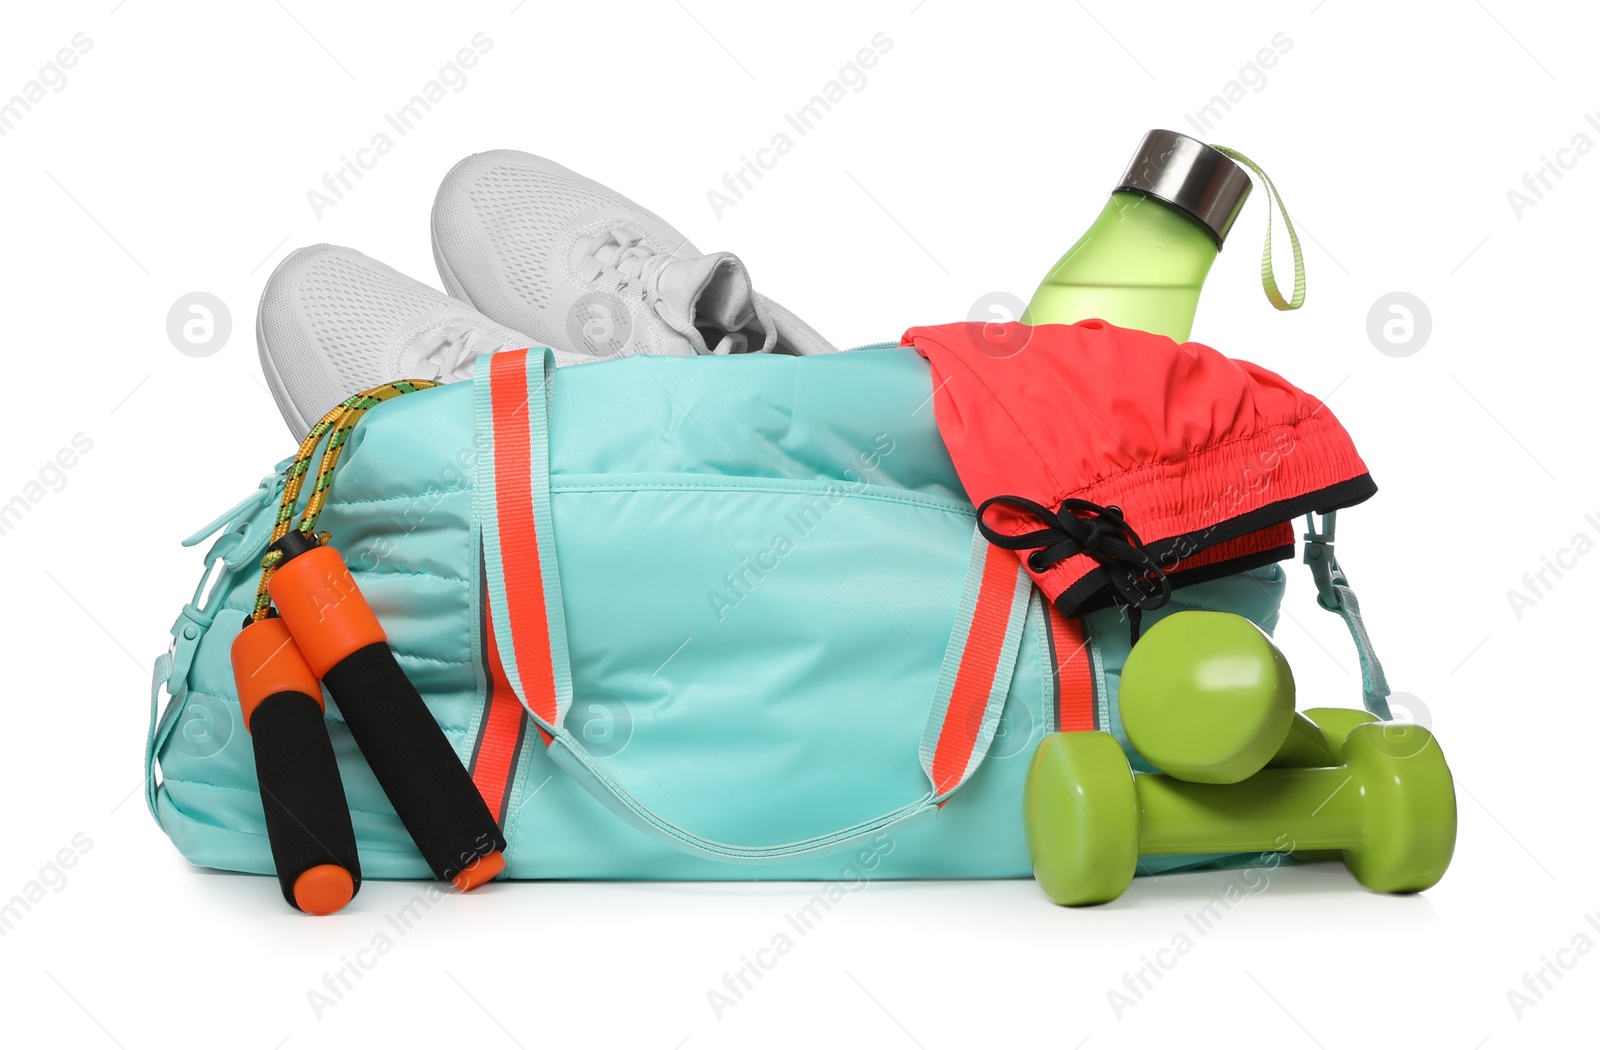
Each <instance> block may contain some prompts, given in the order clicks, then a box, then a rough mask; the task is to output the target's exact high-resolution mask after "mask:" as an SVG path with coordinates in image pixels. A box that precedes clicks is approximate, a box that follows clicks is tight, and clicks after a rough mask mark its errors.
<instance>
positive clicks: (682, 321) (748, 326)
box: [653, 252, 777, 354]
mask: <svg viewBox="0 0 1600 1050" xmlns="http://www.w3.org/2000/svg"><path fill="white" fill-rule="evenodd" d="M653 288H654V291H655V303H654V305H655V308H656V313H657V314H659V315H660V316H661V319H662V320H663V321H665V322H666V323H667V324H668V325H670V326H671V327H672V328H673V329H674V330H676V331H677V332H678V333H679V334H681V335H682V336H683V337H684V338H685V339H687V340H689V343H690V344H691V345H692V346H693V347H694V348H695V350H696V351H698V352H699V353H702V354H704V353H710V352H711V350H710V348H709V347H707V346H706V340H705V337H704V335H702V333H701V329H713V330H716V331H720V332H725V333H727V334H729V335H737V334H738V333H740V332H742V331H746V330H754V331H756V332H759V333H761V335H762V336H763V337H764V347H763V348H764V349H767V350H770V349H772V344H773V343H774V342H775V341H776V339H777V332H776V329H775V328H774V327H773V325H772V323H771V319H770V318H768V317H767V316H765V311H763V310H761V309H759V308H758V306H757V299H756V291H755V288H754V287H752V286H751V283H750V271H749V270H747V269H745V265H744V262H743V261H742V260H741V259H740V258H739V257H738V256H737V255H734V254H732V253H731V252H716V253H715V254H712V255H702V256H700V257H699V258H697V259H672V260H670V261H669V262H667V264H666V265H665V266H663V267H662V268H661V271H660V273H658V274H657V275H656V278H655V280H654V282H653Z"/></svg>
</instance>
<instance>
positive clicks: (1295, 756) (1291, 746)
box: [1267, 712, 1343, 769]
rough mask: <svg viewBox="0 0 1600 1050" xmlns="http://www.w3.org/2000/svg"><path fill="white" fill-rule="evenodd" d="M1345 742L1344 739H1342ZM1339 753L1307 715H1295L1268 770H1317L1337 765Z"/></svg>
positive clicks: (1269, 762) (1268, 763) (1268, 765)
mask: <svg viewBox="0 0 1600 1050" xmlns="http://www.w3.org/2000/svg"><path fill="white" fill-rule="evenodd" d="M1340 742H1341V743H1342V742H1343V738H1342V737H1341V738H1340ZM1338 762H1339V753H1338V751H1336V750H1334V749H1332V748H1331V747H1330V746H1329V743H1328V738H1327V735H1326V734H1325V733H1324V732H1323V730H1322V729H1321V728H1320V727H1319V726H1318V725H1317V724H1316V723H1315V722H1313V721H1311V720H1310V719H1309V718H1307V717H1306V716H1305V715H1302V714H1299V713H1298V712H1297V713H1296V714H1295V716H1294V719H1293V720H1292V721H1291V722H1290V723H1289V732H1288V735H1286V736H1285V737H1284V738H1283V743H1282V744H1280V745H1278V750H1277V751H1276V752H1275V753H1274V754H1273V756H1272V758H1271V760H1269V761H1268V762H1267V768H1268V769H1282V768H1291V769H1292V768H1302V769H1303V768H1316V767H1319V766H1332V765H1337V764H1338Z"/></svg>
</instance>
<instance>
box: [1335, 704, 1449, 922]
mask: <svg viewBox="0 0 1600 1050" xmlns="http://www.w3.org/2000/svg"><path fill="white" fill-rule="evenodd" d="M1408 734H1415V735H1414V736H1411V735H1408V737H1407V741H1408V745H1409V746H1408V747H1407V749H1406V750H1405V751H1404V752H1397V751H1396V750H1395V749H1394V747H1393V746H1392V745H1391V743H1390V741H1389V739H1388V738H1387V737H1386V736H1385V723H1382V722H1367V723H1363V724H1361V725H1357V726H1356V727H1354V728H1353V729H1351V730H1350V733H1349V735H1348V736H1346V737H1345V740H1344V745H1343V748H1342V750H1341V752H1340V759H1341V760H1342V761H1343V763H1344V766H1343V768H1344V769H1345V770H1347V771H1348V773H1349V775H1350V776H1351V777H1352V778H1353V783H1352V784H1351V785H1350V787H1356V786H1358V785H1359V786H1360V788H1361V793H1360V800H1359V801H1360V805H1361V807H1362V809H1363V810H1364V814H1363V816H1364V818H1365V819H1363V820H1362V821H1361V824H1362V829H1363V835H1362V838H1361V841H1360V842H1359V843H1357V844H1355V845H1353V846H1350V847H1347V848H1346V849H1345V851H1344V862H1345V864H1346V865H1347V866H1348V867H1349V868H1350V873H1351V874H1352V875H1354V876H1355V877H1356V881H1358V882H1360V883H1361V885H1363V886H1365V887H1366V888H1367V889H1369V890H1376V891H1377V892H1379V893H1418V892H1421V891H1422V890H1425V889H1428V888H1429V887H1431V886H1433V885H1434V884H1435V883H1437V882H1438V881H1439V880H1440V879H1441V878H1442V877H1443V876H1444V873H1445V869H1446V868H1448V867H1449V866H1450V858H1451V857H1452V856H1453V855H1454V853H1455V848H1456V793H1455V782H1454V780H1453V779H1452V777H1451V775H1450V767H1449V766H1448V765H1446V764H1445V760H1444V754H1443V753H1442V752H1441V751H1440V749H1439V742H1438V741H1437V740H1435V739H1434V737H1433V734H1432V733H1430V732H1429V731H1428V730H1426V729H1424V728H1422V727H1421V726H1412V727H1409V728H1408ZM1346 790H1349V788H1348V787H1347V788H1346Z"/></svg>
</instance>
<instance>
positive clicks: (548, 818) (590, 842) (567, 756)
mask: <svg viewBox="0 0 1600 1050" xmlns="http://www.w3.org/2000/svg"><path fill="white" fill-rule="evenodd" d="M1169 342H1170V341H1169ZM1185 345H1186V346H1187V345H1190V344H1185ZM935 375H936V373H935V372H934V371H932V370H930V364H929V361H928V360H927V359H925V357H924V355H923V354H922V353H919V352H918V350H917V349H916V348H913V347H897V346H893V345H890V344H885V345H882V346H877V347H867V348H862V349H860V350H857V351H854V352H849V353H844V354H837V355H825V356H816V357H803V358H791V357H782V356H769V355H743V356H737V357H727V358H720V357H719V358H709V357H707V358H676V357H671V358H667V357H635V358H629V359H625V360H619V361H613V362H607V363H603V364H595V365H584V366H581V367H577V368H571V369H566V370H563V371H562V372H561V373H560V376H559V381H558V380H557V377H556V375H555V372H554V369H553V366H552V365H551V363H550V356H549V353H548V352H547V351H543V350H541V349H537V348H536V349H532V350H528V351H516V352H509V353H502V354H497V355H494V356H493V357H485V358H483V359H481V360H480V362H479V366H478V369H477V375H476V378H475V379H473V380H472V381H470V382H465V383H458V384H454V385H449V386H442V387H436V388H433V389H427V390H421V391H418V392H416V393H412V394H409V395H407V396H405V397H396V398H394V399H393V400H390V401H388V402H386V403H384V404H382V405H380V406H378V407H377V408H375V409H373V410H372V411H371V412H369V413H368V414H367V415H366V417H365V419H363V420H362V422H361V424H360V425H359V426H358V427H357V428H356V429H355V430H353V431H352V432H351V433H350V434H349V436H348V439H347V440H346V444H345V447H344V450H343V458H342V459H341V460H340V462H339V464H338V467H337V470H336V471H335V472H334V473H333V475H332V478H331V488H330V489H329V492H328V494H327V495H328V501H327V504H326V507H325V509H324V510H323V512H322V514H321V520H320V524H319V528H321V529H323V530H325V531H326V535H327V536H328V537H329V538H330V540H331V542H332V544H333V545H335V546H337V548H338V549H339V551H340V552H341V553H342V554H343V556H344V558H345V560H346V561H347V562H348V564H349V566H350V569H351V571H352V573H353V575H354V578H355V580H356V581H357V583H358V584H359V587H360V589H361V591H362V592H364V594H365V595H366V597H367V599H368V601H369V602H370V603H371V606H372V608H373V609H374V610H375V611H376V613H377V615H378V618H379V620H380V621H381V622H382V625H383V628H384V630H385V631H386V633H387V635H388V639H389V643H390V645H391V647H392V649H393V650H394V653H395V655H396V658H397V659H398V661H399V663H400V665H401V667H402V668H403V669H404V670H405V672H406V674H407V676H408V677H409V678H410V679H411V681H412V682H413V683H414V684H415V686H416V687H417V689H418V691H419V692H420V693H421V695H422V697H423V699H424V701H425V702H426V704H427V707H428V710H429V712H430V713H431V714H432V715H433V717H434V718H435V720H436V721H437V722H438V724H439V726H440V727H441V729H442V730H443V731H444V733H445V734H446V736H447V737H448V739H449V741H450V743H451V745H452V746H453V747H454V749H455V752H456V754H457V756H458V757H459V759H460V761H461V763H462V764H463V766H465V767H466V769H467V770H468V771H469V773H470V775H471V777H472V780H473V782H474V784H475V785H476V786H477V788H478V790H479V792H480V793H481V794H482V796H483V798H484V800H485V802H486V803H487V804H488V806H489V809H490V811H491V812H492V814H493V815H494V816H495V817H496V819H497V820H498V821H499V823H500V825H501V827H502V829H503V831H504V835H505V839H506V842H507V844H508V846H507V849H506V851H505V860H506V864H507V867H506V871H507V874H508V875H509V877H512V878H528V879H533V878H561V879H745V878H762V879H817V880H839V879H846V880H848V879H852V878H858V877H867V876H869V875H870V877H874V878H906V877H1018V876H1026V875H1027V874H1028V873H1029V861H1028V856H1027V852H1026V849H1025V847H1024V842H1023V830H1022V815H1021V797H1022V783H1023V778H1024V774H1025V771H1026V768H1027V765H1028V761H1029V758H1030V756H1031V754H1032V752H1033V750H1034V747H1035V745H1037V744H1038V742H1039V741H1040V740H1041V739H1042V737H1043V736H1044V735H1045V734H1046V733H1049V732H1053V731H1056V730H1062V729H1086V728H1100V729H1106V730H1109V731H1111V732H1113V733H1115V734H1117V735H1118V736H1119V738H1122V739H1124V742H1125V737H1123V734H1122V733H1121V730H1120V726H1119V724H1118V720H1117V717H1116V682H1117V678H1118V674H1119V672H1120V669H1121V666H1122V662H1123V660H1124V659H1125V657H1126V655H1127V653H1128V651H1129V646H1130V644H1131V641H1132V635H1131V633H1130V630H1129V624H1128V615H1127V610H1128V606H1127V605H1124V604H1109V605H1106V606H1104V607H1102V608H1099V609H1096V610H1093V611H1086V612H1084V613H1083V615H1080V616H1072V617H1069V616H1067V615H1064V614H1063V613H1062V612H1061V611H1060V609H1059V608H1058V606H1057V604H1054V603H1051V602H1048V601H1045V600H1043V598H1042V596H1041V593H1040V591H1039V590H1038V589H1037V588H1036V587H1035V586H1034V582H1033V580H1032V579H1031V578H1030V568H1029V565H1028V563H1027V562H1026V560H1025V559H1024V560H1019V558H1018V557H1017V556H1015V555H1014V554H1013V553H1011V551H1009V550H1006V549H1003V547H1002V546H999V545H996V544H994V543H991V542H989V539H986V538H985V535H984V532H985V530H983V529H980V527H979V526H980V522H979V520H978V517H977V515H976V514H975V511H974V507H973V503H972V501H971V500H970V499H969V497H968V493H967V489H966V488H965V487H964V486H963V481H962V477H961V476H960V474H958V470H957V466H956V464H955V463H953V462H952V458H951V453H950V451H949V448H948V447H947V443H946V438H945V436H943V435H942V434H941V429H940V423H939V422H938V421H937V420H936V416H937V415H939V414H940V413H938V412H936V411H935V409H934V401H935V397H936V394H937V392H938V389H939V388H938V386H937V385H936V379H935ZM944 414H945V415H946V416H948V414H949V413H948V411H947V410H944ZM945 425H946V426H947V427H948V426H949V425H950V424H949V421H948V419H946V423H945ZM283 468H284V465H283V464H280V467H279V469H278V470H277V471H275V472H274V474H272V475H269V476H268V478H266V479H265V480H264V481H263V482H262V483H261V485H260V486H259V487H258V489H257V491H256V492H255V493H254V494H253V495H252V496H251V497H249V498H248V499H246V500H245V501H244V502H243V503H241V504H240V505H239V506H238V507H235V508H234V509H232V510H231V511H229V512H227V513H225V514H224V515H223V516H222V517H220V518H219V519H218V520H217V521H216V522H214V523H213V524H212V525H211V526H208V527H207V528H205V529H203V530H201V532H200V533H198V534H196V536H193V537H191V538H190V540H189V541H188V542H190V543H199V542H202V541H203V540H204V539H207V538H211V537H215V539H214V541H213V543H212V545H211V547H210V550H209V553H208V554H207V555H206V559H205V570H206V571H205V574H204V575H203V577H202V580H201V584H200V587H199V588H198V589H197V592H196V596H195V598H194V599H193V600H192V601H191V602H190V603H189V604H188V605H186V606H185V607H184V608H183V610H182V612H181V613H180V615H179V616H178V619H177V621H176V623H175V624H174V626H173V629H172V637H173V643H172V647H171V648H170V650H169V651H168V652H167V653H166V654H164V655H163V656H162V657H161V658H160V659H159V660H158V661H157V665H156V670H155V676H154V682H153V686H152V711H151V730H150V734H149V739H148V741H147V748H146V766H147V770H148V778H147V780H148V782H147V800H148V802H149V805H150V808H151V812H152V813H153V814H154V815H155V818H156V820H157V821H158V823H159V824H160V825H161V827H162V828H163V830H165V831H166V833H167V834H168V835H169V836H170V837H171V838H172V840H173V842H174V843H175V844H176V845H177V846H178V848H179V850H180V851H181V852H182V854H183V855H184V856H185V857H186V858H188V859H189V860H190V861H192V862H193V863H195V864H198V865H203V866H207V867H213V868H220V869H226V870H234V871H245V872H261V873H267V872H271V871H272V870H273V868H272V857H271V854H270V852H269V849H268V842H267V838H266V829H265V824H264V820H263V812H262V803H261V800H260V798H259V795H258V792H257V789H256V781H255V772H254V763H253V757H252V751H251V746H250V743H249V740H248V736H247V734H246V732H245V731H244V729H243V728H242V727H241V723H240V711H239V707H238V701H237V696H236V694H235V689H234V684H233V677H232V672H231V669H230V664H229V648H230V645H231V643H232V641H233V639H234V637H235V635H236V634H237V633H238V632H239V629H240V626H241V624H242V623H243V622H244V618H245V617H246V615H247V614H249V612H250V611H251V608H252V601H253V599H254V596H255V592H256V585H257V581H258V578H259V576H260V565H261V561H262V557H263V554H264V552H265V550H266V547H267V543H268V539H269V536H270V534H271V530H272V528H273V525H274V523H275V518H276V509H277V503H278V497H279V495H280V493H281V492H282V490H283V486H284V469H283ZM987 531H989V532H990V533H991V538H992V534H993V533H994V530H993V529H989V530H987ZM1330 560H1331V559H1330ZM1283 580H1284V577H1283V571H1282V569H1281V568H1280V567H1279V566H1278V565H1277V564H1266V565H1260V566H1258V567H1255V568H1252V569H1250V570H1249V571H1246V572H1239V573H1235V574H1232V575H1228V576H1224V577H1222V578H1219V579H1213V580H1209V581H1207V582H1203V583H1197V584H1194V585H1192V586H1180V587H1178V588H1176V589H1175V590H1172V591H1171V593H1170V600H1167V601H1165V602H1164V604H1161V605H1160V606H1159V608H1154V609H1152V610H1151V611H1149V612H1147V613H1146V614H1145V616H1144V623H1145V624H1146V625H1147V626H1148V624H1149V623H1151V622H1153V620H1155V619H1157V618H1159V617H1161V616H1163V615H1166V614H1168V613H1171V612H1173V611H1177V610H1181V609H1196V608H1199V609H1213V610H1225V611H1231V612H1235V613H1239V614H1241V615H1244V616H1246V617H1247V618H1249V619H1250V620H1252V621H1253V622H1255V623H1256V624H1257V625H1258V626H1260V627H1262V628H1263V629H1264V630H1267V631H1268V632H1270V631H1271V630H1272V628H1273V627H1274V625H1275V622H1276V619H1277V615H1278V604H1279V601H1280V599H1281V596H1282V591H1283ZM1358 640H1359V639H1358ZM1363 658H1364V659H1363V663H1364V666H1365V662H1366V661H1365V652H1364V653H1363ZM163 693H165V694H166V696H167V697H168V699H167V701H166V703H165V705H164V707H161V705H160V699H161V696H162V694H163ZM158 707H161V710H160V714H159V717H158V716H157V709H158ZM327 716H328V729H329V734H330V736H331V738H332V741H333V745H334V751H335V753H336V755H337V758H338V764H339V770H340V774H341V776H342V778H343V782H344V788H345V792H346V795H347V797H348V802H349V807H350V810H351V813H352V817H353V823H354V829H355V832H356V838H357V841H358V844H359V849H360V857H361V865H362V868H363V870H364V872H365V874H366V876H367V877H377V878H422V877H427V876H428V875H429V869H428V867H427V865H425V864H424V863H423V860H422V858H421V856H420V855H419V853H418V852H417V850H416V848H415V847H414V846H413V845H412V842H411V841H410V838H409V837H408V835H407V833H406V831H405V829H404V828H403V827H402V825H401V824H400V822H399V820H398V819H397V818H396V816H395V813H394V810H393V809H392V808H391V806H390V805H389V803H388V801H387V799H386V797H385V795H384V793H383V791H382V789H381V788H380V786H379V784H378V782H377V780H376V779H375V778H374V777H373V775H372V773H371V771H370V770H369V769H368V768H367V765H366V762H365V760H364V759H363V757H362V755H361V753H360V752H359V751H358V750H357V748H356V747H355V745H354V742H353V741H352V739H351V738H350V736H349V733H348V731H347V730H346V729H345V726H344V724H343V722H342V721H341V718H340V715H339V712H338V709H337V706H336V705H335V704H332V703H329V704H328V706H327ZM1135 760H1136V761H1137V758H1136V756H1135ZM1210 859H1212V858H1204V857H1181V858H1170V859H1166V858H1145V859H1144V860H1143V861H1142V862H1141V871H1143V872H1147V873H1148V872H1159V871H1162V870H1169V869H1171V868H1173V867H1177V866H1193V865H1195V864H1199V863H1205V862H1206V861H1207V860H1210Z"/></svg>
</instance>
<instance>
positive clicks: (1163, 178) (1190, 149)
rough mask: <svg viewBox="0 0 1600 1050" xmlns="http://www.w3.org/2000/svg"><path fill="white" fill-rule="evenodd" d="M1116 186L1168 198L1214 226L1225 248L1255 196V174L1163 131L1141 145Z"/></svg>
mask: <svg viewBox="0 0 1600 1050" xmlns="http://www.w3.org/2000/svg"><path fill="white" fill-rule="evenodd" d="M1117 190H1132V191H1134V192H1135V193H1143V194H1145V195H1147V196H1150V197H1154V198H1156V199H1157V200H1160V201H1165V202H1166V203H1168V204H1170V205H1172V206H1173V207H1174V208H1177V209H1178V210H1179V211H1181V212H1183V213H1184V214H1186V215H1188V216H1190V217H1191V218H1193V219H1194V220H1195V221H1196V222H1198V223H1199V224H1200V225H1202V226H1204V227H1205V228H1206V229H1207V230H1209V231H1210V232H1211V236H1212V237H1214V238H1215V239H1216V242H1217V247H1218V248H1220V247H1222V242H1223V241H1224V240H1226V239H1227V237H1228V230H1229V229H1230V228H1231V227H1232V226H1233V220H1234V219H1236V218H1238V217H1239V211H1240V209H1242V208H1243V207H1244V202H1245V198H1247V197H1249V196H1250V176H1248V175H1246V174H1245V173H1244V169H1243V168H1241V167H1239V165H1237V164H1235V163H1234V162H1233V161H1231V160H1229V159H1228V158H1227V157H1225V156H1223V155H1222V154H1221V153H1218V152H1217V151H1216V150H1214V149H1212V148H1211V147H1210V146H1207V145H1206V144H1205V143H1204V142H1201V141H1200V140H1199V139H1192V138H1190V137H1189V136H1188V135H1180V134H1178V133H1177V132H1176V131H1159V130H1158V131H1152V132H1150V133H1149V134H1147V135H1145V137H1144V141H1143V142H1141V143H1139V149H1138V151H1137V152H1135V153H1134V155H1133V160H1132V162H1131V163H1129V165H1128V170H1127V172H1126V173H1124V174H1123V176H1122V180H1121V181H1120V182H1118V183H1117V186H1116V189H1115V190H1112V192H1113V193H1115V192H1117Z"/></svg>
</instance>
